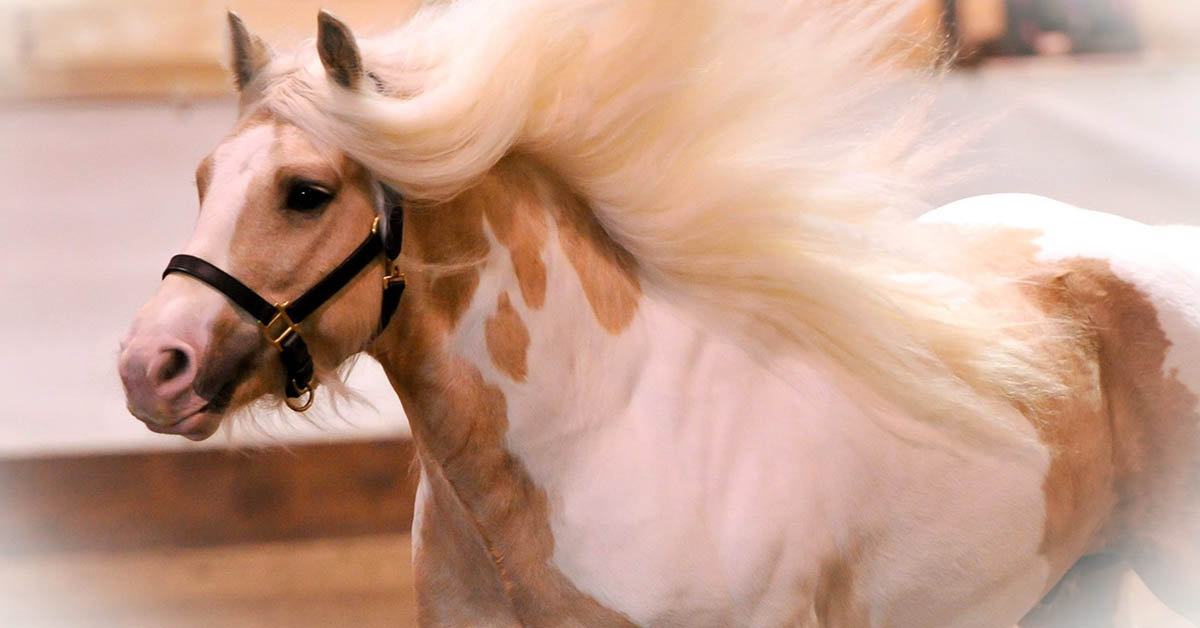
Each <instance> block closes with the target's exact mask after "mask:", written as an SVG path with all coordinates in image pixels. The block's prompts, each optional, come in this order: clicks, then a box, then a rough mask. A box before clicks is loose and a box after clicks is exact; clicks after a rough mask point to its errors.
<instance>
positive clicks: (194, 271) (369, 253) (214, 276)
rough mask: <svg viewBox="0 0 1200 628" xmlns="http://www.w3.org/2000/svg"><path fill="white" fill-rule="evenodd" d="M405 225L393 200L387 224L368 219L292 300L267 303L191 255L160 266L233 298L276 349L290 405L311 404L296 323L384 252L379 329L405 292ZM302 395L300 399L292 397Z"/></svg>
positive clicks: (306, 358) (308, 359)
mask: <svg viewBox="0 0 1200 628" xmlns="http://www.w3.org/2000/svg"><path fill="white" fill-rule="evenodd" d="M403 231H404V212H403V206H402V205H400V204H396V205H393V206H392V208H391V211H390V212H389V216H388V224H387V228H386V229H383V230H381V229H380V228H379V218H376V219H375V222H374V223H373V224H372V225H371V233H370V234H368V235H367V238H366V239H365V240H363V242H362V244H360V245H358V248H357V249H355V250H354V252H353V253H351V254H350V256H349V257H347V258H346V259H345V260H343V261H342V263H341V264H338V266H337V268H334V269H333V270H332V271H331V272H330V273H329V274H328V275H325V277H324V278H322V279H321V280H320V281H318V282H317V284H316V285H315V286H313V287H311V288H309V289H308V291H307V292H305V293H304V294H302V295H300V296H299V297H296V298H295V299H293V300H291V301H284V302H282V303H276V304H274V305H272V304H271V303H270V302H269V301H267V300H266V299H264V298H262V297H261V296H259V295H258V293H257V292H255V291H254V290H252V289H251V288H249V287H247V286H246V284H244V283H242V282H240V281H238V280H237V279H235V278H234V277H233V276H232V275H230V274H229V273H227V272H225V271H223V270H221V269H220V268H217V267H216V266H214V265H212V264H210V263H208V262H206V261H204V260H202V259H200V258H199V257H195V256H193V255H176V256H175V257H172V258H171V261H170V262H169V263H168V264H167V269H166V270H164V271H163V274H162V276H163V278H166V276H167V275H169V274H171V273H183V274H185V275H189V276H191V277H194V278H196V279H198V280H200V281H203V282H204V283H206V284H208V285H209V286H212V288H213V289H214V290H216V291H217V292H220V293H221V294H223V295H225V296H226V297H228V298H229V300H230V301H233V302H234V303H235V304H236V305H237V306H238V307H240V308H242V309H243V310H245V311H246V313H247V314H249V315H250V316H253V317H254V319H255V320H257V321H258V324H259V325H261V326H262V332H263V335H265V336H266V337H267V340H268V341H269V342H270V343H271V344H272V345H275V348H276V349H278V350H279V358H280V360H281V361H282V362H283V369H284V371H285V372H286V373H287V381H286V382H285V384H284V393H285V394H286V395H287V405H288V407H289V408H291V409H293V410H295V411H297V412H303V411H305V410H307V409H308V408H309V407H310V406H312V402H313V390H312V378H313V361H312V356H311V355H309V353H308V344H307V343H305V342H304V338H302V337H301V336H300V332H299V330H298V329H297V328H296V327H297V325H299V324H300V323H301V322H303V321H304V319H305V318H308V316H309V315H310V314H312V313H313V312H315V311H316V310H317V309H318V308H320V307H321V306H322V305H324V304H325V302H326V301H328V300H329V299H330V298H332V297H333V295H335V294H337V293H338V291H339V290H341V289H342V288H344V287H346V284H348V283H350V281H351V280H353V279H354V278H355V277H356V276H358V274H359V273H360V272H362V270H363V269H364V268H366V267H367V265H368V264H370V263H371V262H372V261H373V260H374V259H375V258H376V257H377V256H379V255H383V257H384V264H385V267H386V269H387V273H386V276H385V277H384V278H383V308H382V311H381V312H380V313H379V327H378V330H377V332H376V333H378V332H381V331H383V329H384V328H385V327H387V324H388V322H389V321H390V320H391V319H392V314H394V313H395V312H396V306H397V305H398V304H399V303H400V295H401V294H403V292H404V274H403V273H401V272H399V271H398V270H397V269H396V265H395V261H396V258H397V257H398V256H399V255H400V241H401V236H402V233H403ZM305 395H307V399H306V400H305V401H303V402H300V403H292V401H291V400H292V399H297V398H300V397H303V396H305Z"/></svg>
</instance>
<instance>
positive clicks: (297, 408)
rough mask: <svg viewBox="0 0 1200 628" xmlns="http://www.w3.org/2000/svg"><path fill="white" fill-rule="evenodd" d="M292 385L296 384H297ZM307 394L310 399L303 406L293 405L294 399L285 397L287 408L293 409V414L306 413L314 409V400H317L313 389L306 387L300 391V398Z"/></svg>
mask: <svg viewBox="0 0 1200 628" xmlns="http://www.w3.org/2000/svg"><path fill="white" fill-rule="evenodd" d="M292 383H293V384H295V382H292ZM305 394H307V395H308V399H307V400H305V401H304V403H302V404H295V405H293V404H294V402H293V401H292V397H284V398H283V402H284V403H286V404H287V407H289V408H291V409H292V411H293V412H304V411H305V410H307V409H309V408H311V407H312V404H313V400H314V399H316V393H314V392H313V389H312V387H310V386H305V387H304V388H301V389H300V396H304V395H305Z"/></svg>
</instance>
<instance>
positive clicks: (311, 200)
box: [284, 182, 333, 212]
mask: <svg viewBox="0 0 1200 628" xmlns="http://www.w3.org/2000/svg"><path fill="white" fill-rule="evenodd" d="M332 198H333V194H332V193H330V192H327V191H325V190H322V189H321V188H319V187H317V186H315V185H313V184H311V183H304V182H296V183H293V184H291V185H290V186H289V187H288V193H287V202H286V203H284V206H285V207H287V208H288V209H291V210H295V211H300V212H306V211H312V210H314V209H317V208H320V207H322V206H324V205H325V204H326V203H328V202H329V201H330V199H332Z"/></svg>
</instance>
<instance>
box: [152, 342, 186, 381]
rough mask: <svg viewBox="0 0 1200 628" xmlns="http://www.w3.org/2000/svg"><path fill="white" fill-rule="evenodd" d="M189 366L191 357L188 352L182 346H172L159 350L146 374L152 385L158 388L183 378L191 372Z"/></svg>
mask: <svg viewBox="0 0 1200 628" xmlns="http://www.w3.org/2000/svg"><path fill="white" fill-rule="evenodd" d="M191 366H192V358H191V355H190V352H189V351H187V350H185V349H182V348H178V347H172V348H170V349H163V350H162V351H161V352H159V354H158V357H157V358H155V360H154V362H153V363H152V364H151V365H150V370H149V373H147V374H148V375H149V377H150V382H151V383H152V384H153V385H154V387H155V388H159V387H162V386H165V385H167V384H170V383H173V382H174V381H175V380H178V379H181V378H183V377H184V376H185V375H187V374H188V373H189V372H191V370H192V369H191ZM185 383H186V382H185Z"/></svg>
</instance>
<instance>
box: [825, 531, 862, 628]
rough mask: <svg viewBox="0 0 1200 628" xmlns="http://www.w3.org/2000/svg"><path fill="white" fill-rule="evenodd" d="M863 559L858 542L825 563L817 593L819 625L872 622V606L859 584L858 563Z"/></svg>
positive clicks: (849, 624)
mask: <svg viewBox="0 0 1200 628" xmlns="http://www.w3.org/2000/svg"><path fill="white" fill-rule="evenodd" d="M862 563H863V551H862V547H861V546H860V545H858V544H855V545H854V546H853V547H851V548H849V550H847V551H845V552H841V553H839V554H837V555H836V556H833V557H832V558H830V559H828V560H826V561H825V562H824V563H822V565H821V571H820V574H819V575H818V576H817V588H816V592H815V594H814V595H813V600H814V609H815V612H816V619H817V625H819V626H828V627H834V626H844V627H846V628H850V627H852V626H870V625H871V621H870V614H869V609H868V607H867V605H866V604H864V601H863V600H862V599H861V598H860V597H859V595H858V593H859V590H858V589H857V588H856V587H857V582H856V581H857V578H858V576H857V574H856V573H855V567H857V566H860V565H862Z"/></svg>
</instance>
